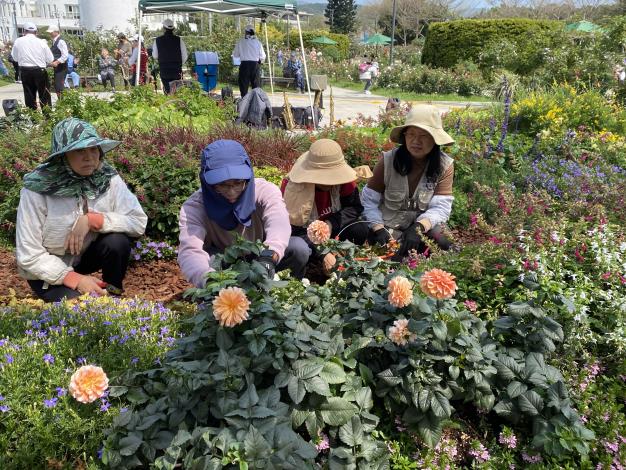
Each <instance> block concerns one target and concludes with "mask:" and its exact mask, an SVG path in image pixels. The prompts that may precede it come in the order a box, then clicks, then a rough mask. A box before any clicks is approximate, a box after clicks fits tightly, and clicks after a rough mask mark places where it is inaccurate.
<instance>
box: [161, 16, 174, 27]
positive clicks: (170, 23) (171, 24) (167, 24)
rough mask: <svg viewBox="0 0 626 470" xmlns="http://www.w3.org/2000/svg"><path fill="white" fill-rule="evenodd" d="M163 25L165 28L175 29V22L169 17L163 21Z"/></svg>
mask: <svg viewBox="0 0 626 470" xmlns="http://www.w3.org/2000/svg"><path fill="white" fill-rule="evenodd" d="M163 27H164V28H165V29H174V22H173V21H172V20H170V19H169V18H168V19H166V20H164V21H163Z"/></svg>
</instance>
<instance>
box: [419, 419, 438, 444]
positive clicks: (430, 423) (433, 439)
mask: <svg viewBox="0 0 626 470" xmlns="http://www.w3.org/2000/svg"><path fill="white" fill-rule="evenodd" d="M417 432H418V433H419V435H420V437H421V438H422V439H423V440H424V442H425V443H426V445H428V446H429V447H435V446H436V445H437V443H438V442H439V439H440V438H441V432H442V427H441V420H439V419H437V418H435V417H434V416H432V415H431V414H430V413H427V414H426V415H425V416H424V418H423V419H421V420H420V421H418V423H417Z"/></svg>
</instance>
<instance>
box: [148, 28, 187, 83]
mask: <svg viewBox="0 0 626 470" xmlns="http://www.w3.org/2000/svg"><path fill="white" fill-rule="evenodd" d="M187 56H188V55H187V46H186V45H185V42H184V41H183V39H182V38H181V37H180V36H176V35H175V34H174V22H173V21H172V20H170V19H169V18H168V19H166V20H165V21H163V35H162V36H159V37H158V38H156V39H155V40H154V44H152V57H153V58H154V59H155V60H158V61H159V74H160V75H161V82H163V92H164V93H165V94H166V95H169V94H170V82H172V81H174V80H180V79H182V78H183V64H184V63H185V62H187Z"/></svg>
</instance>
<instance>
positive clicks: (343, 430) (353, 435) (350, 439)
mask: <svg viewBox="0 0 626 470" xmlns="http://www.w3.org/2000/svg"><path fill="white" fill-rule="evenodd" d="M339 439H341V440H342V441H343V442H344V443H345V444H346V445H349V446H350V447H356V446H359V445H361V443H362V442H363V425H362V424H361V420H360V419H359V417H358V416H352V418H350V421H348V422H347V423H346V424H344V425H343V426H341V427H340V428H339Z"/></svg>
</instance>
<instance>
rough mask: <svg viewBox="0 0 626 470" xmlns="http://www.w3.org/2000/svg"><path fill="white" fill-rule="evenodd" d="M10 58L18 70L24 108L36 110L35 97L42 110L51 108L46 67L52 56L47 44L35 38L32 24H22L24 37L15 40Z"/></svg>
mask: <svg viewBox="0 0 626 470" xmlns="http://www.w3.org/2000/svg"><path fill="white" fill-rule="evenodd" d="M11 56H12V57H13V60H15V61H16V62H17V63H18V66H19V68H20V74H21V79H22V87H23V88H24V102H25V103H26V106H28V107H29V108H31V109H34V110H37V95H39V102H40V104H41V107H42V108H43V107H44V106H52V97H51V96H50V80H49V79H48V73H47V72H46V67H47V66H48V65H50V64H52V62H54V56H53V55H52V51H51V50H50V48H49V47H48V45H47V43H46V42H45V41H42V40H41V39H39V38H38V37H37V26H35V24H34V23H31V22H26V23H24V36H22V37H21V38H18V39H16V40H15V44H13V49H11Z"/></svg>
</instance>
